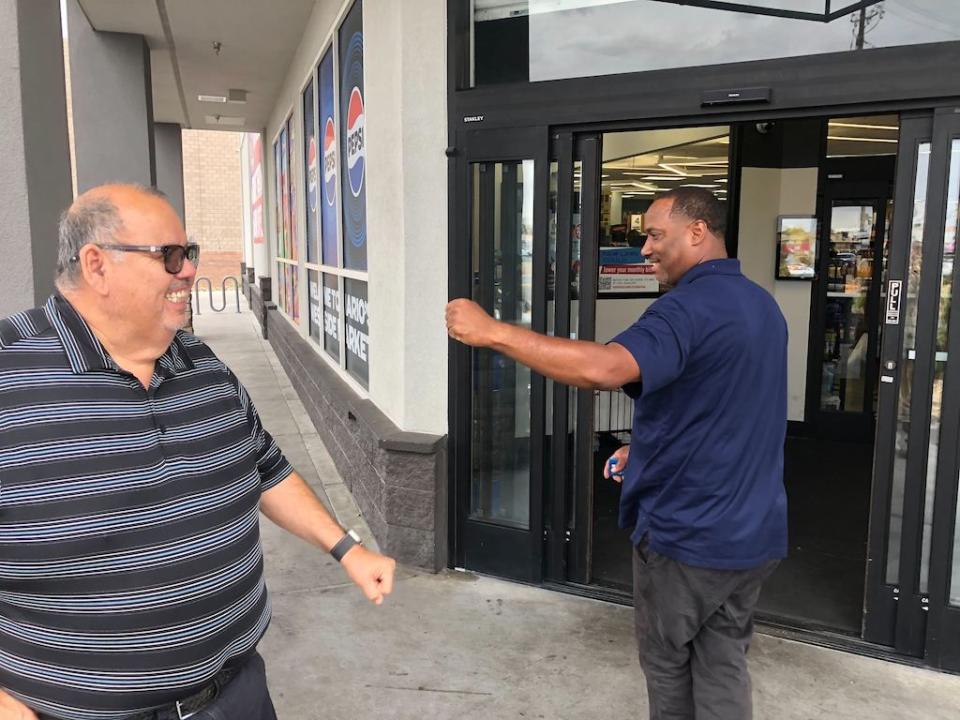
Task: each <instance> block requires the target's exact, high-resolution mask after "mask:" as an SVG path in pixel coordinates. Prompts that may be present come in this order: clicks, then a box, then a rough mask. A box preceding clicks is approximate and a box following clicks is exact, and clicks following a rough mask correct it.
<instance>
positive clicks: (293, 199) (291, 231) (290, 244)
mask: <svg viewBox="0 0 960 720" xmlns="http://www.w3.org/2000/svg"><path fill="white" fill-rule="evenodd" d="M296 140H297V133H296V130H295V129H294V127H293V115H291V116H290V117H289V118H287V155H288V157H287V158H285V160H286V162H287V196H288V197H289V198H290V203H289V207H290V215H289V216H288V225H287V249H288V250H289V252H290V254H289V255H287V257H288V258H290V259H291V260H296V259H297V248H298V247H299V245H298V244H297V212H298V208H297V185H296V183H295V182H293V169H294V167H296V163H295V162H294V158H295V157H296V156H295V155H294V151H293V149H294V148H295V147H296V146H297V142H296Z"/></svg>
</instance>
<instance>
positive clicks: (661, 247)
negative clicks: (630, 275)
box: [642, 198, 697, 285]
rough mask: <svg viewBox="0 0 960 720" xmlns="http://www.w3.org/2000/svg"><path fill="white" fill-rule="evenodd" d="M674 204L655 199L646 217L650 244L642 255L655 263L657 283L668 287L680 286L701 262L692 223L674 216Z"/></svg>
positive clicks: (680, 216)
mask: <svg viewBox="0 0 960 720" xmlns="http://www.w3.org/2000/svg"><path fill="white" fill-rule="evenodd" d="M673 202H674V201H673V200H672V199H670V198H667V199H660V200H655V201H654V202H653V204H652V205H650V207H649V209H648V210H647V212H646V213H645V214H644V221H645V224H646V231H647V241H646V242H645V243H644V244H643V250H642V252H643V254H644V256H645V257H646V258H647V260H648V261H649V262H650V263H652V264H653V267H654V273H655V275H656V277H657V280H659V281H660V282H661V283H665V284H667V285H676V283H677V281H678V280H679V279H680V278H682V277H683V275H684V274H685V273H686V272H687V270H689V269H690V268H691V267H693V266H694V265H696V263H697V260H696V259H695V253H694V247H693V245H692V243H691V240H692V233H691V232H690V230H691V228H690V226H691V224H692V223H691V222H690V219H689V218H686V217H684V216H683V215H679V214H677V215H671V214H670V211H671V209H672V208H673Z"/></svg>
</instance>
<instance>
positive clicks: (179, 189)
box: [153, 123, 186, 222]
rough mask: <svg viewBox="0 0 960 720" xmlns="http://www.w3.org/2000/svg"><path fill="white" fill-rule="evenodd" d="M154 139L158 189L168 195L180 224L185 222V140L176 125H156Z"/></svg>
mask: <svg viewBox="0 0 960 720" xmlns="http://www.w3.org/2000/svg"><path fill="white" fill-rule="evenodd" d="M153 138H154V148H155V152H156V166H157V179H156V186H157V189H158V190H162V191H163V192H164V194H166V196H167V198H169V200H170V204H171V205H173V209H174V210H176V211H177V215H179V216H180V222H184V220H185V217H186V216H185V215H184V201H183V140H182V134H181V130H180V126H179V125H177V124H176V123H156V124H155V125H154V126H153Z"/></svg>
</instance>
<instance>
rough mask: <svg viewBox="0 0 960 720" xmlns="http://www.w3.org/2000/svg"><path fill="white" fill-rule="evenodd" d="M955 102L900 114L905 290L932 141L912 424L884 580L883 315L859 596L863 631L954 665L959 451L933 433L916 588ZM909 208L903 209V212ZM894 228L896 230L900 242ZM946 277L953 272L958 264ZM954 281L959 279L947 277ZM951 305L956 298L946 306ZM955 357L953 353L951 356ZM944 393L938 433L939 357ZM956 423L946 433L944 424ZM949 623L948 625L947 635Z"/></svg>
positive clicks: (891, 345)
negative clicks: (921, 159) (890, 573)
mask: <svg viewBox="0 0 960 720" xmlns="http://www.w3.org/2000/svg"><path fill="white" fill-rule="evenodd" d="M958 111H960V108H954V107H952V106H950V107H940V108H936V109H934V110H932V111H928V112H925V113H905V114H903V115H902V116H901V143H900V147H899V154H898V161H897V163H898V172H897V178H896V184H897V189H896V195H895V200H894V220H893V232H892V233H891V247H890V259H889V261H888V273H887V278H888V279H887V291H888V295H889V294H890V290H891V289H892V287H893V286H892V283H897V282H900V283H902V285H901V288H902V289H901V292H902V293H903V297H907V292H908V287H907V285H908V282H909V277H908V273H907V263H908V262H909V256H910V249H911V244H912V222H913V216H914V203H913V199H914V196H915V192H916V187H915V185H916V176H917V158H918V153H919V150H920V147H921V145H922V144H924V143H929V145H930V161H929V166H928V176H927V187H926V193H925V208H924V229H923V248H922V267H921V275H920V281H919V288H918V293H917V299H916V302H917V327H916V336H915V348H914V353H915V359H914V367H913V379H912V388H911V396H910V430H909V437H908V440H907V457H906V465H905V470H904V487H903V495H904V497H903V511H902V520H901V528H900V543H899V547H898V552H899V563H898V564H899V573H898V582H897V583H895V584H894V583H887V582H886V568H887V565H888V560H889V558H888V550H889V544H890V518H891V513H892V512H893V509H892V494H893V489H894V488H893V474H894V471H895V455H896V433H897V422H898V408H899V398H900V388H901V384H902V370H903V368H902V367H900V365H901V364H902V362H903V359H904V353H905V348H904V332H903V327H902V326H903V319H904V318H905V316H906V313H905V312H903V308H902V307H901V310H900V313H899V314H900V317H899V318H897V322H896V323H892V322H891V321H890V319H887V320H886V321H885V326H884V338H883V346H882V349H881V383H880V397H879V404H878V418H877V441H876V445H875V456H874V485H873V497H872V499H871V519H870V540H869V546H868V555H867V582H866V591H865V601H864V623H863V635H864V638H865V639H866V640H869V641H871V642H875V643H879V644H883V645H888V646H891V647H893V648H894V649H895V650H896V652H898V653H900V654H903V655H908V656H914V657H920V658H924V659H925V660H926V662H927V664H929V665H933V666H935V667H950V668H952V669H960V608H955V607H952V606H949V605H948V602H947V601H948V587H947V584H948V582H949V575H950V571H949V564H950V561H951V555H952V548H951V547H950V541H951V540H952V539H953V535H952V529H953V526H954V525H953V524H954V521H955V517H954V515H955V508H956V498H957V481H956V478H957V472H958V469H960V465H958V462H960V458H958V455H957V448H956V445H955V444H949V446H947V447H944V446H943V445H941V444H939V443H938V452H937V471H936V482H937V486H936V492H935V497H934V502H933V507H932V512H933V518H932V520H931V523H932V527H931V542H930V555H929V558H928V562H929V582H928V587H927V591H926V592H921V590H920V578H921V573H922V567H921V558H922V545H923V529H924V521H925V518H924V513H925V500H926V493H927V488H926V485H927V474H928V459H929V448H930V433H931V428H930V424H931V409H932V392H933V382H934V376H935V370H936V350H937V348H936V333H937V323H938V312H937V310H938V307H939V302H940V279H941V263H942V261H943V249H944V232H945V225H946V206H947V176H948V172H949V165H950V153H949V150H950V146H951V143H952V142H953V141H954V140H957V139H960V114H958ZM905 209H908V210H909V212H904V210H905ZM898 238H899V239H900V240H899V242H898ZM952 280H953V282H954V283H956V282H957V281H958V278H957V267H956V264H955V265H954V268H953V276H952ZM954 287H956V285H954ZM952 310H955V308H952ZM958 322H960V319H958V318H957V313H956V312H951V318H950V330H951V331H952V332H956V333H957V334H958V335H960V326H958ZM949 343H950V349H951V350H953V349H954V348H956V350H955V351H956V352H957V353H960V345H958V343H960V337H958V336H957V335H951V336H950V340H949ZM955 357H956V356H955ZM946 375H948V376H949V377H950V383H949V385H948V384H947V378H946V376H945V378H944V389H943V395H942V399H941V408H942V410H941V426H940V436H941V437H948V438H949V437H956V432H957V430H958V427H960V386H958V381H960V377H958V376H957V369H956V367H955V366H950V365H949V364H948V365H947V367H946ZM951 433H953V434H951ZM948 629H950V630H952V634H951V635H950V636H949V637H950V639H949V640H948V639H946V638H947V633H946V632H945V631H947V630H948Z"/></svg>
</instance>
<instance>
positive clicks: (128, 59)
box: [67, 0, 157, 193]
mask: <svg viewBox="0 0 960 720" xmlns="http://www.w3.org/2000/svg"><path fill="white" fill-rule="evenodd" d="M67 25H68V27H69V36H70V77H71V93H72V98H73V130H74V141H75V148H74V154H75V156H76V158H75V161H76V164H77V191H78V192H81V193H82V192H83V191H84V190H88V189H89V188H91V187H94V186H96V185H102V184H103V183H105V182H113V181H119V182H136V183H141V184H143V185H155V184H156V181H157V170H156V162H155V157H156V156H155V150H154V128H153V90H152V87H151V82H150V48H149V47H147V43H146V40H144V38H143V36H142V35H130V34H127V33H110V32H99V31H97V30H94V29H93V28H92V27H91V26H90V23H89V21H88V20H87V17H86V15H85V14H84V12H83V9H82V8H81V7H80V5H79V3H78V2H77V0H67Z"/></svg>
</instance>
